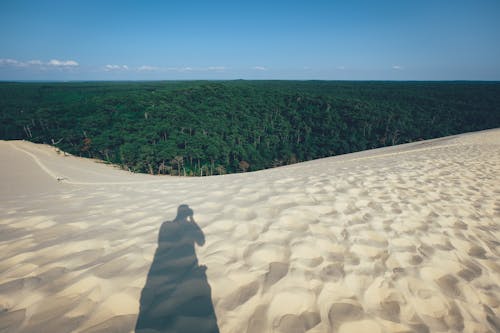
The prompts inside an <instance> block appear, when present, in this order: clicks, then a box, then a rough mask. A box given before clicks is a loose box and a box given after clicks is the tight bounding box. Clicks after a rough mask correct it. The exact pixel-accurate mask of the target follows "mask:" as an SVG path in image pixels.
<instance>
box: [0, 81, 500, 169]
mask: <svg viewBox="0 0 500 333" xmlns="http://www.w3.org/2000/svg"><path fill="white" fill-rule="evenodd" d="M0 122H1V128H0V138H1V139H26V140H30V141H33V142H39V143H49V144H52V145H55V146H57V147H59V148H61V149H62V150H64V151H67V152H69V153H72V154H74V155H80V156H87V157H93V158H99V159H102V160H104V161H107V162H110V163H115V164H118V165H121V166H122V167H123V168H125V169H128V170H131V171H134V172H146V173H151V174H172V175H179V174H180V175H196V176H205V175H215V174H224V173H233V172H241V171H253V170H260V169H265V168H270V167H276V166H280V165H285V164H291V163H296V162H300V161H305V160H311V159H315V158H320V157H326V156H333V155H338V154H345V153H349V152H354V151H359V150H364V149H369V148H376V147H382V146H387V145H395V144H400V143H406V142H412V141H415V140H424V139H430V138H435V137H441V136H446V135H452V134H457V133H462V132H468V131H475V130H481V129H487V128H494V127H499V126H500V84H499V83H487V82H472V83H471V82H332V81H212V82H196V81H195V82H186V81H184V82H118V83H117V82H110V83H102V82H99V83H97V82H89V83H0Z"/></svg>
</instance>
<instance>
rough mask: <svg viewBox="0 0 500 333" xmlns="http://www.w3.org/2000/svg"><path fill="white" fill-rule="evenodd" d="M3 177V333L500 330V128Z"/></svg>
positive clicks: (6, 166) (29, 155)
mask: <svg viewBox="0 0 500 333" xmlns="http://www.w3.org/2000/svg"><path fill="white" fill-rule="evenodd" d="M0 163H1V170H2V172H1V174H0V177H1V183H2V187H1V191H0V200H1V207H0V208H1V209H0V332H133V331H135V328H136V325H137V329H138V331H144V332H146V331H147V328H148V327H150V328H161V327H162V325H164V327H167V326H168V327H170V328H179V329H181V328H183V330H184V331H189V330H191V329H192V330H193V331H196V327H198V328H199V327H205V328H207V327H212V328H214V327H213V326H210V325H215V324H214V323H216V325H217V326H218V329H219V330H220V331H221V332H238V333H239V332H370V333H371V332H462V331H463V332H499V331H500V200H499V198H500V130H498V129H497V130H491V131H483V132H478V133H471V134H464V135H459V136H454V137H449V138H443V139H437V140H430V141H423V142H417V143H412V144H407V145H401V146H396V147H389V148H383V149H376V150H371V151H366V152H361V153H355V154H349V155H343V156H338V157H333V158H326V159H321V160H316V161H310V162H306V163H301V164H296V165H291V166H287V167H282V168H277V169H271V170H264V171H259V172H254V173H247V174H236V175H226V176H216V177H206V178H177V177H168V176H165V177H159V176H148V175H136V174H131V173H129V172H125V171H121V170H118V169H115V168H113V167H111V166H107V165H104V164H102V163H96V162H95V161H91V160H86V159H82V158H77V157H73V156H65V155H64V154H62V153H57V152H56V151H55V149H54V148H52V147H49V146H45V145H36V144H32V143H29V142H21V141H14V142H5V141H2V142H0ZM58 178H59V181H58V180H57V179H58ZM182 205H188V206H189V208H185V207H187V206H182ZM182 207H184V208H182ZM186 212H188V213H186ZM189 212H190V213H189ZM165 221H170V222H167V223H163V222H165ZM186 225H189V226H190V228H191V229H190V230H195V231H196V232H195V233H193V235H194V234H196V237H197V238H196V239H195V240H193V239H194V238H193V239H191V238H189V237H188V236H186V235H188V234H189V233H187V232H185V231H182V230H184V229H182V228H184V227H185V226H186ZM160 228H162V230H163V231H160ZM193 228H194V229H193ZM197 228H199V231H197V230H198V229H197ZM193 232H194V231H193ZM193 237H195V236H193ZM181 240H182V241H181ZM193 246H194V247H193ZM192 249H194V250H195V252H193V251H192ZM158 295H161V297H160V296H158ZM163 299H165V300H164V301H163ZM138 317H140V318H145V319H144V320H142V319H141V321H139V322H138V320H137V319H138ZM161 318H168V320H166V319H165V320H163V321H162V319H161ZM214 319H216V321H214ZM155 320H156V321H155ZM148 321H149V322H151V323H152V322H153V321H155V325H152V326H148ZM169 325H170V326H169ZM197 325H198V326H197ZM193 326H194V328H193ZM214 329H216V328H214ZM198 331H203V330H198Z"/></svg>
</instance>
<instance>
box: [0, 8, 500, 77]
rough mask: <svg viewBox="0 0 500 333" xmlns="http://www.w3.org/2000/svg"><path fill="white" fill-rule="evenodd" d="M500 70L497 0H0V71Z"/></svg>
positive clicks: (272, 73)
mask: <svg viewBox="0 0 500 333" xmlns="http://www.w3.org/2000/svg"><path fill="white" fill-rule="evenodd" d="M239 78H242V79H324V80H500V1H498V0H418V1H417V0H364V1H363V0H349V1H347V0H342V1H337V0H329V1H322V0H304V1H293V0H288V1H273V0H267V1H260V0H253V1H237V0H232V1H222V0H221V1H217V0H212V1H209V0H205V1H191V0H184V1H168V0H164V1H147V0H142V1H139V0H135V1H133V0H121V1H114V0H107V1H106V0H100V1H96V0H65V1H57V0H54V1H46V0H33V1H26V0H0V80H149V79H152V80H158V79H165V80H178V79H239Z"/></svg>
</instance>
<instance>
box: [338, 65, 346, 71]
mask: <svg viewBox="0 0 500 333" xmlns="http://www.w3.org/2000/svg"><path fill="white" fill-rule="evenodd" d="M337 69H339V70H341V71H343V70H345V66H339V67H337Z"/></svg>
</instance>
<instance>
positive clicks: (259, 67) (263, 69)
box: [252, 66, 267, 71]
mask: <svg viewBox="0 0 500 333" xmlns="http://www.w3.org/2000/svg"><path fill="white" fill-rule="evenodd" d="M252 69H255V70H256V71H267V67H264V66H255V67H252Z"/></svg>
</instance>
